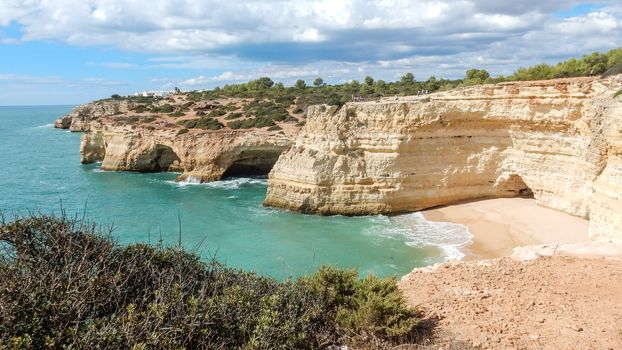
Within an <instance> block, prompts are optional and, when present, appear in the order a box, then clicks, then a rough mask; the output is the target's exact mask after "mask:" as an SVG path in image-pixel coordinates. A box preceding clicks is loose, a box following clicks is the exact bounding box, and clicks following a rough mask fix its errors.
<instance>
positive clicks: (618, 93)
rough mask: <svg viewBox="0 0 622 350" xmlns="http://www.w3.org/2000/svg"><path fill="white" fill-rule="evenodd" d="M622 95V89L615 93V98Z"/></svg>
mask: <svg viewBox="0 0 622 350" xmlns="http://www.w3.org/2000/svg"><path fill="white" fill-rule="evenodd" d="M620 95H622V89H620V90H618V92H616V93H615V94H613V98H616V97H618V96H620Z"/></svg>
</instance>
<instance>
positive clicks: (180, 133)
mask: <svg viewBox="0 0 622 350" xmlns="http://www.w3.org/2000/svg"><path fill="white" fill-rule="evenodd" d="M189 131H190V130H188V129H186V128H183V129H181V130H179V131H178V132H177V135H183V134H187V133H188V132H189Z"/></svg>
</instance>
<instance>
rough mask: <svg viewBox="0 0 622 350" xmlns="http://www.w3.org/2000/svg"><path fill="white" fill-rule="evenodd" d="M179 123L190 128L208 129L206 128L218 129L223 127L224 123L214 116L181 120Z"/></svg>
mask: <svg viewBox="0 0 622 350" xmlns="http://www.w3.org/2000/svg"><path fill="white" fill-rule="evenodd" d="M177 124H179V125H182V126H185V127H186V128H188V129H206V130H218V129H222V128H223V127H224V125H223V124H222V123H221V122H219V121H218V120H216V119H214V118H209V117H201V118H197V119H188V120H180V121H179V122H177Z"/></svg>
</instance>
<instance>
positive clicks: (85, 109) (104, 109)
mask: <svg viewBox="0 0 622 350" xmlns="http://www.w3.org/2000/svg"><path fill="white" fill-rule="evenodd" d="M134 105H135V104H134V103H133V102H132V101H130V100H126V99H119V100H116V99H107V100H99V101H94V102H91V103H87V104H84V105H81V106H78V107H76V108H74V109H73V110H72V111H71V113H69V114H68V115H66V116H63V117H61V118H58V119H56V121H55V122H54V127H55V128H58V129H69V130H71V131H73V132H80V131H89V130H90V129H91V125H92V124H93V125H95V126H100V125H101V123H100V121H99V120H100V118H102V117H107V116H113V115H118V114H123V113H128V112H129V111H130V110H131V109H132V108H133V107H134Z"/></svg>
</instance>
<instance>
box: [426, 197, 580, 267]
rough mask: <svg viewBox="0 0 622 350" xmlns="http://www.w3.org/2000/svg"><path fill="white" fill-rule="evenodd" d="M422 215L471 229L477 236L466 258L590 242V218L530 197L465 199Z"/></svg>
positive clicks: (493, 256) (466, 248)
mask: <svg viewBox="0 0 622 350" xmlns="http://www.w3.org/2000/svg"><path fill="white" fill-rule="evenodd" d="M423 215H424V216H425V218H426V219H427V220H431V221H445V222H453V223H457V224H462V225H465V226H467V227H468V228H469V231H470V232H471V233H472V234H473V236H474V237H473V243H472V244H470V245H468V246H466V247H464V253H465V254H466V255H467V256H466V257H465V260H477V259H492V258H498V257H502V256H509V255H511V254H512V249H513V248H514V247H519V246H526V245H539V244H548V245H554V244H570V243H580V242H587V241H589V237H588V224H589V222H588V221H587V220H585V219H582V218H579V217H575V216H572V215H569V214H566V213H562V212H559V211H556V210H553V209H549V208H545V207H541V206H539V205H537V204H536V201H535V200H534V199H528V198H496V199H485V200H478V201H471V202H464V203H459V204H454V205H449V206H445V207H440V208H435V209H430V210H426V211H424V212H423Z"/></svg>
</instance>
